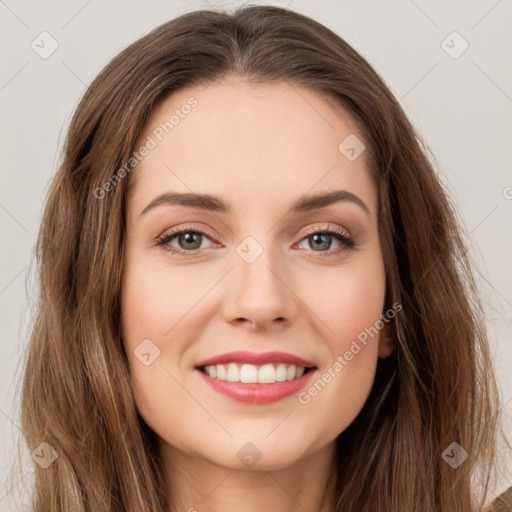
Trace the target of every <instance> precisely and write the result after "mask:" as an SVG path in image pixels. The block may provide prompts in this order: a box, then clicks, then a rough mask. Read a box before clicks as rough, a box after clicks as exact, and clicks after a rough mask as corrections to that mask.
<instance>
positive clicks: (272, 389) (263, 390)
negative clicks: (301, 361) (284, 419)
mask: <svg viewBox="0 0 512 512" xmlns="http://www.w3.org/2000/svg"><path fill="white" fill-rule="evenodd" d="M197 371H198V372H199V373H200V374H201V375H202V377H203V379H205V381H206V383H207V384H208V385H209V386H211V387H212V389H214V390H215V391H217V392H219V393H221V394H223V395H226V396H229V397H230V398H233V399H235V400H237V401H239V402H243V403H246V404H270V403H272V402H278V401H279V400H282V399H283V398H285V397H287V396H290V395H293V394H294V393H298V392H299V391H300V390H301V389H302V388H303V387H304V386H305V385H306V384H307V382H308V380H309V379H310V378H311V376H312V375H313V374H314V373H315V372H316V369H314V370H313V369H311V370H309V371H308V372H307V373H305V374H304V375H303V376H302V377H299V378H298V379H293V380H286V381H283V382H274V383H272V384H245V383H243V382H229V381H227V380H220V379H215V378H213V377H210V376H209V375H207V374H206V373H204V372H203V371H201V370H197Z"/></svg>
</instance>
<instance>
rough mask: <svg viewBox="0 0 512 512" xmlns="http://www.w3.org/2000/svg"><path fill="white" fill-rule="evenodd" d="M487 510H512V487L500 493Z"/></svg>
mask: <svg viewBox="0 0 512 512" xmlns="http://www.w3.org/2000/svg"><path fill="white" fill-rule="evenodd" d="M485 512H512V487H509V488H508V489H507V490H506V491H505V492H504V493H502V494H500V495H499V496H498V497H497V498H496V499H495V500H494V501H493V502H492V503H491V505H490V506H489V508H488V509H486V511H485Z"/></svg>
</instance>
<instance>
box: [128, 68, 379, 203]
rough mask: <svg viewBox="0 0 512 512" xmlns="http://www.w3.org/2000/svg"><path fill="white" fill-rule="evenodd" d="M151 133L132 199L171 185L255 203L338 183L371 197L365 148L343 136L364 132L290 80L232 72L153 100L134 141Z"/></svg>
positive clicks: (293, 196)
mask: <svg viewBox="0 0 512 512" xmlns="http://www.w3.org/2000/svg"><path fill="white" fill-rule="evenodd" d="M192 105H193V106H192ZM354 137H357V139H353V138H354ZM150 139H151V141H152V143H151V145H152V146H153V147H152V149H151V150H150V151H149V152H148V154H147V155H146V156H145V157H144V158H143V159H142V160H141V161H140V163H139V164H138V166H137V167H136V168H135V170H134V171H133V172H132V175H131V176H130V197H131V198H132V199H133V200H134V201H136V202H137V203H139V202H140V201H144V200H149V199H151V198H152V197H153V196H155V195H157V194H161V193H162V192H165V191H166V189H169V190H173V191H175V190H178V191H182V192H198V193H200V192H202V193H212V194H219V195H224V196H229V197H230V199H232V200H230V201H229V202H230V203H233V204H236V202H237V199H238V201H239V202H243V203H244V204H245V206H246V207H249V206H250V205H251V204H252V205H254V206H255V207H261V201H262V200H263V199H265V200H266V201H268V202H275V201H278V202H281V203H283V202H291V201H292V200H294V199H296V198H297V197H298V196H301V195H304V194H306V193H308V191H318V190H319V189H324V190H331V189H339V188H346V189H350V191H351V192H354V193H357V194H358V195H363V196H365V197H366V201H367V202H369V203H370V204H369V206H370V207H371V206H372V203H373V202H375V190H374V185H373V181H372V179H371V177H370V173H369V170H368V169H367V166H366V160H365V156H366V155H365V153H364V151H363V153H362V154H361V155H360V157H358V158H356V159H355V160H351V159H349V158H347V155H346V153H344V152H343V151H344V149H345V146H346V144H345V145H344V141H346V140H349V141H352V140H359V141H361V142H363V141H364V138H363V135H362V134H361V133H360V131H359V130H358V128H357V126H356V124H355V123H354V122H353V121H352V119H351V118H350V116H349V115H348V114H346V113H345V112H344V111H343V110H342V109H341V107H339V106H337V105H335V104H334V103H333V101H332V100H329V99H328V98H326V97H324V96H322V95H320V94H319V93H317V92H314V91H312V90H310V89H307V88H305V87H301V86H298V85H296V84H291V83H288V82H279V83H270V84H269V83H265V84H250V83H247V82H246V81H243V80H242V79H240V78H234V77H231V78H228V79H226V80H224V81H223V82H216V83H212V84H210V85H208V86H207V87H204V86H200V87H193V88H186V89H182V90H180V91H178V92H176V93H174V94H172V95H171V96H169V97H167V98H166V99H165V100H163V101H162V102H161V103H160V104H159V105H158V107H157V108H156V109H155V111H154V112H153V114H152V116H151V118H150V120H149V121H148V123H147V125H146V128H145V131H144V134H143V136H142V137H141V139H140V144H139V147H140V146H142V145H144V144H145V143H147V142H148V141H149V140H150ZM340 144H341V146H340ZM340 148H341V149H340ZM356 149H359V148H356ZM288 198H289V201H288Z"/></svg>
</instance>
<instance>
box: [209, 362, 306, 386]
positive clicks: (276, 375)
mask: <svg viewBox="0 0 512 512" xmlns="http://www.w3.org/2000/svg"><path fill="white" fill-rule="evenodd" d="M305 371H306V369H305V368H304V367H303V366H295V365H294V364H285V363H278V364H275V365H274V364H272V363H268V364H264V365H262V366H256V365H254V364H247V363H243V364H239V363H228V364H216V365H211V366H205V367H204V372H205V373H206V374H207V375H209V376H210V377H213V378H217V379H219V380H227V381H229V382H243V383H246V384H255V383H260V384H273V383H274V382H284V381H286V380H293V379H298V378H299V377H302V376H303V375H304V372H305Z"/></svg>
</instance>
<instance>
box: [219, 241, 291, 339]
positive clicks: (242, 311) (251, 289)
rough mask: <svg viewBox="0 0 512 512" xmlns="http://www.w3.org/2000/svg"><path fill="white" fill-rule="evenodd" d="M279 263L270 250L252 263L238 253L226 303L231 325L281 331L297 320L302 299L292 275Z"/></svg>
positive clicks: (226, 317)
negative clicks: (294, 284)
mask: <svg viewBox="0 0 512 512" xmlns="http://www.w3.org/2000/svg"><path fill="white" fill-rule="evenodd" d="M279 263H282V262H279ZM279 263H278V262H277V261H276V258H274V257H273V256H272V255H271V251H269V250H267V249H265V250H263V252H262V254H261V255H260V256H259V257H258V258H257V259H256V260H255V261H253V262H252V263H248V262H247V261H245V260H244V259H243V258H242V257H240V256H239V255H238V254H237V253H236V252H235V254H234V268H233V270H232V271H231V272H230V278H229V279H228V282H227V283H226V292H225V298H224V300H223V303H222V312H223V315H224V318H225V319H226V321H227V322H229V323H231V324H243V323H245V324H247V326H248V327H251V328H253V329H256V330H264V329H271V328H281V327H283V326H284V325H286V324H288V323H290V322H291V321H292V320H293V318H294V317H295V315H296V314H297V312H298V309H299V308H298V298H297V295H296V292H294V291H293V283H291V282H289V281H290V280H291V278H290V277H289V272H286V270H285V269H284V268H283V265H282V264H281V265H280V264H279Z"/></svg>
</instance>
